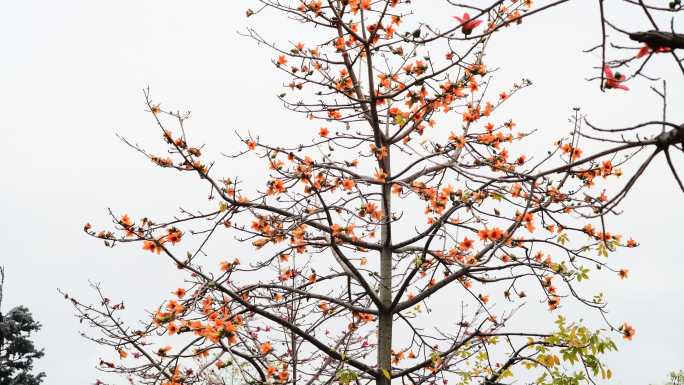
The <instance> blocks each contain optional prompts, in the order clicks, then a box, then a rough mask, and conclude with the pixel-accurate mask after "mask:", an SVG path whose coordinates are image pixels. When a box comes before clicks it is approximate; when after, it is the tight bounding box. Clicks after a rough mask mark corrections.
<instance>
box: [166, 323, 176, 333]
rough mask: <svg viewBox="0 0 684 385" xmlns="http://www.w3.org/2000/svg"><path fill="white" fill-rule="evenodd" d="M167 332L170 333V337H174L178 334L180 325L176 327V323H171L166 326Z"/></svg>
mask: <svg viewBox="0 0 684 385" xmlns="http://www.w3.org/2000/svg"><path fill="white" fill-rule="evenodd" d="M166 331H168V332H169V335H170V336H172V335H174V334H176V333H178V325H176V324H175V323H174V322H169V324H168V325H166Z"/></svg>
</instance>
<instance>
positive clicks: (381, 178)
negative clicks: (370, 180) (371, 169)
mask: <svg viewBox="0 0 684 385" xmlns="http://www.w3.org/2000/svg"><path fill="white" fill-rule="evenodd" d="M373 177H375V180H377V181H378V182H384V181H385V178H387V173H385V172H384V171H383V170H380V169H376V170H375V174H374V175H373Z"/></svg>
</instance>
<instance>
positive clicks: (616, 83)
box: [603, 65, 629, 91]
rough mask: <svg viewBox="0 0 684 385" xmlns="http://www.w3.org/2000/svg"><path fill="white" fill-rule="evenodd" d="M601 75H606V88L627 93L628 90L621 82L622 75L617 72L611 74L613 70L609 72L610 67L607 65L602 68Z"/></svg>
mask: <svg viewBox="0 0 684 385" xmlns="http://www.w3.org/2000/svg"><path fill="white" fill-rule="evenodd" d="M603 73H604V74H605V75H606V84H605V87H606V88H608V89H611V88H619V89H622V90H625V91H629V88H627V86H626V85H624V84H622V82H623V81H624V80H625V77H624V75H622V74H621V73H619V72H616V73H615V74H613V70H611V69H610V67H608V65H604V66H603Z"/></svg>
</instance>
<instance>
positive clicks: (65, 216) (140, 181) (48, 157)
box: [0, 0, 684, 385]
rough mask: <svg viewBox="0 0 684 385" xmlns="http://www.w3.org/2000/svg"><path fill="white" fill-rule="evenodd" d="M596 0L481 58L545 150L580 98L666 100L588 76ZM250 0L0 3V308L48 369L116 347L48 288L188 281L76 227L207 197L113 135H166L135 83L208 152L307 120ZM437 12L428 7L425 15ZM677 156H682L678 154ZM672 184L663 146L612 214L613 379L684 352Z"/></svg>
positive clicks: (620, 108)
mask: <svg viewBox="0 0 684 385" xmlns="http://www.w3.org/2000/svg"><path fill="white" fill-rule="evenodd" d="M430 1H432V0H423V3H428V4H429V3H430ZM594 3H595V2H590V1H584V0H582V1H574V2H572V4H569V5H564V6H561V7H559V8H557V9H554V10H552V11H549V12H547V13H545V14H543V15H541V16H539V17H537V18H534V19H531V20H529V21H527V22H525V23H524V24H523V25H522V26H519V27H515V28H512V29H511V30H510V31H507V32H506V33H504V34H501V37H497V38H495V41H493V42H492V43H491V47H492V48H491V49H490V53H489V60H490V61H491V63H493V65H495V66H498V67H501V70H500V71H499V73H498V74H497V75H496V76H497V78H498V79H497V80H499V81H501V82H502V83H501V84H509V83H510V81H513V80H517V79H520V78H521V77H527V78H529V79H531V80H532V81H533V82H534V86H533V87H531V88H529V89H527V90H525V91H524V92H523V93H521V94H520V95H518V96H517V97H516V99H515V100H512V101H511V104H510V105H509V106H508V107H507V108H508V109H507V110H506V113H508V114H510V115H511V117H513V118H514V119H515V120H516V121H517V122H518V125H519V126H525V127H529V128H530V129H532V128H538V129H539V130H540V131H541V133H540V135H539V138H538V139H537V140H538V141H539V145H540V148H541V146H548V143H549V142H550V140H553V139H555V138H558V137H559V136H561V135H563V134H564V133H565V132H567V131H568V130H569V125H568V123H567V118H568V116H569V115H570V113H571V109H572V107H574V106H581V107H582V111H583V112H584V113H587V114H588V115H589V116H590V118H594V121H595V122H596V123H597V124H600V125H604V126H607V125H610V124H613V125H615V126H624V125H629V124H632V123H637V122H641V121H645V120H650V119H658V118H659V116H660V115H659V114H660V105H659V100H658V99H657V98H656V97H655V96H654V95H653V94H652V93H651V92H650V91H649V90H648V86H649V84H647V83H646V82H644V81H634V82H632V83H631V84H630V86H631V87H632V91H630V92H625V93H621V92H611V93H609V94H601V93H600V92H599V91H598V89H597V87H596V84H595V83H592V84H589V83H587V82H585V81H584V78H586V77H589V76H592V75H594V73H595V71H594V70H592V66H594V65H597V63H598V60H599V59H598V58H597V57H596V56H595V55H589V54H582V53H581V50H582V49H586V48H588V47H591V46H593V45H595V44H596V43H598V38H599V35H598V33H599V24H598V15H597V12H596V10H595V4H594ZM663 3H665V2H663ZM247 7H252V8H256V5H255V2H254V1H208V0H207V1H195V2H188V1H178V0H165V1H162V0H154V1H153V0H137V1H133V0H120V1H116V2H113V1H97V0H89V1H86V0H82V1H78V0H62V1H50V0H42V1H41V0H23V1H13V2H10V1H4V2H0V49H1V52H2V59H0V106H1V107H0V111H2V113H1V114H0V134H1V136H0V137H1V138H2V143H3V144H4V145H3V150H2V152H0V162H1V164H2V165H3V168H2V174H1V175H2V178H0V214H1V215H2V219H0V244H1V245H3V251H2V253H1V254H0V264H2V265H5V266H6V268H7V273H8V277H7V281H6V287H5V303H4V306H3V309H4V310H9V309H10V308H11V307H12V306H14V305H18V304H23V305H26V306H28V307H29V308H30V310H31V311H32V312H33V314H34V316H35V317H36V319H38V320H39V321H41V322H42V323H43V325H44V327H43V330H42V331H41V332H40V333H39V334H38V335H37V336H36V342H37V344H38V345H39V346H41V347H44V348H45V349H46V356H45V358H43V359H42V360H40V361H39V362H38V369H39V370H44V371H46V372H47V374H48V377H47V381H46V383H47V384H48V385H53V384H54V385H56V384H69V383H71V384H86V383H92V382H94V379H95V378H104V376H101V375H100V373H98V372H97V371H96V369H95V368H94V366H95V364H96V361H97V358H98V357H100V356H102V357H105V358H110V356H108V355H109V354H111V352H109V351H108V352H106V353H103V352H102V351H101V350H99V349H98V348H97V346H95V345H94V344H92V343H89V342H87V341H85V340H84V339H82V338H81V337H79V335H78V332H79V325H78V323H77V322H76V320H75V319H74V318H73V316H72V309H71V307H70V306H69V305H68V304H67V303H66V302H65V301H63V300H62V299H61V298H60V296H59V295H58V293H57V291H56V289H57V288H62V289H64V290H66V291H67V292H69V293H71V294H75V295H76V296H80V297H84V298H89V296H90V294H91V293H90V291H89V290H88V280H89V279H90V280H93V281H99V282H102V283H103V285H104V287H105V289H106V290H107V291H108V293H110V294H111V296H112V297H113V298H114V299H115V300H118V299H120V298H123V299H125V300H126V301H127V304H128V306H129V308H131V309H150V308H153V307H155V306H157V304H158V302H159V301H160V300H161V299H162V298H165V297H166V295H167V293H168V291H169V290H168V289H169V288H173V287H176V286H177V285H178V279H180V278H179V276H178V274H177V273H176V270H175V268H174V267H173V266H170V265H169V264H168V263H161V262H160V261H158V260H155V258H154V257H153V256H151V255H148V254H147V253H143V252H142V251H141V250H139V249H138V248H137V247H134V248H127V247H119V248H115V249H113V250H109V249H105V248H103V247H102V245H101V243H100V242H97V241H95V240H92V239H90V238H88V237H86V236H85V235H84V234H83V233H82V232H81V229H82V226H83V224H84V223H85V222H86V221H92V222H93V224H94V225H107V224H108V218H107V214H106V208H107V207H111V208H112V209H114V210H115V211H117V212H124V211H126V212H129V213H131V214H132V215H135V216H136V217H139V216H142V215H143V214H144V215H149V216H157V215H163V214H166V215H167V216H169V215H172V214H174V213H175V212H176V210H177V208H178V206H179V205H183V206H184V207H187V208H193V207H202V205H204V204H205V200H204V198H205V197H206V195H207V193H208V191H207V189H205V188H204V186H201V185H200V184H199V183H197V179H196V178H190V177H181V176H179V175H178V174H176V173H171V172H164V170H160V169H159V168H157V167H154V166H153V165H151V164H150V163H149V162H148V161H146V160H145V159H143V158H142V157H141V156H139V154H137V153H135V152H133V151H132V150H130V149H129V148H127V147H126V146H124V145H123V144H122V143H121V142H119V141H118V140H117V138H116V137H115V136H114V134H115V133H121V134H123V135H124V136H126V137H128V138H131V139H133V140H135V141H138V142H140V143H142V144H145V145H149V147H151V148H156V149H159V148H160V147H159V145H158V144H159V135H158V131H157V130H156V129H155V127H154V126H153V125H152V121H151V120H150V118H149V115H148V114H147V113H145V112H144V106H143V99H142V92H141V89H142V88H143V87H145V86H147V85H149V86H150V87H151V89H152V93H153V96H154V97H155V98H156V99H157V100H159V101H161V102H162V103H164V106H168V107H173V108H179V109H191V110H192V111H193V119H191V121H190V130H191V132H192V135H193V136H194V137H195V138H196V140H198V141H199V142H204V143H207V145H208V151H209V153H214V154H217V153H219V152H221V151H224V152H230V151H231V150H232V149H233V148H234V146H237V145H240V144H239V143H237V142H236V141H235V137H234V135H233V134H232V133H233V131H234V130H239V131H243V132H244V131H246V130H251V131H252V132H254V133H257V134H259V135H261V136H262V137H265V138H266V137H267V138H269V139H270V140H271V142H273V143H275V142H278V141H282V140H288V139H289V138H292V137H293V135H301V136H302V137H307V136H310V135H311V133H312V132H313V131H311V130H313V128H311V127H310V125H309V123H307V122H305V121H304V120H303V119H302V118H301V117H299V116H296V115H294V114H292V113H289V112H287V111H285V110H283V109H282V108H281V107H280V105H279V103H278V101H277V100H276V98H275V95H276V94H277V93H280V92H281V89H280V88H279V87H280V86H281V83H282V82H283V81H285V79H284V78H282V77H281V75H279V74H276V73H275V71H274V70H273V67H272V65H271V64H270V62H269V60H270V59H271V58H272V57H273V56H274V55H273V54H272V53H271V52H270V51H269V50H268V49H267V48H265V47H257V46H256V45H255V44H254V43H253V42H252V41H249V40H247V39H245V38H242V37H239V36H238V35H237V34H236V30H238V29H241V28H243V27H244V26H245V25H246V23H247V22H250V23H252V24H251V25H254V26H255V27H257V28H258V29H259V31H261V32H262V33H263V34H264V35H265V36H267V37H271V38H282V37H290V36H288V29H287V27H286V26H287V24H284V23H281V22H279V21H278V20H277V19H274V18H271V17H270V16H264V17H260V18H255V19H249V20H246V19H245V18H244V10H245V9H246V8H247ZM620 12H623V11H620ZM454 14H455V13H454ZM442 15H443V14H442V13H439V12H438V10H434V12H432V13H430V15H429V16H430V17H436V18H439V17H441V16H442ZM618 16H619V17H620V18H623V19H622V20H625V22H624V23H623V25H627V26H629V27H631V28H633V29H643V28H647V24H646V20H645V19H643V18H637V17H635V16H634V15H632V14H627V13H620V14H619V15H616V17H618ZM680 23H681V20H680ZM291 38H292V40H306V37H305V36H303V37H302V36H291ZM656 59H657V60H656V61H655V64H654V66H653V67H652V69H653V71H651V73H653V74H657V75H659V76H664V77H665V78H667V79H672V81H671V82H670V83H669V94H670V96H671V98H670V109H669V114H670V118H671V119H670V120H671V121H675V122H678V121H679V122H681V121H682V120H683V119H684V109H682V108H678V107H677V106H681V100H682V96H684V84H683V82H682V76H681V74H679V75H677V72H675V70H674V66H673V63H672V62H671V58H669V57H663V58H656ZM507 82H508V83H507ZM298 131H302V132H301V133H298ZM295 137H296V136H295ZM290 140H291V139H290ZM155 146H156V147H155ZM679 161H680V162H679V167H680V168H681V166H682V164H684V159H681V157H680V159H679ZM223 162H224V163H226V164H224V167H227V168H228V169H230V168H231V167H234V169H235V170H236V171H235V172H236V173H237V172H238V171H239V172H240V175H242V176H243V178H247V179H249V177H250V175H253V173H254V171H253V170H252V169H250V168H249V167H245V166H247V165H246V164H241V165H236V166H232V165H231V164H230V163H227V162H226V161H225V160H223ZM198 186H199V187H198ZM682 198H683V197H682V195H681V192H678V191H677V190H676V186H675V182H674V180H673V179H672V177H671V176H670V174H669V171H668V170H667V167H666V165H665V163H664V162H663V161H662V159H659V160H658V161H657V162H655V164H654V165H653V166H652V167H651V168H650V169H649V170H648V171H647V173H646V175H644V177H643V179H642V180H641V182H640V183H639V184H638V186H637V187H636V188H635V189H634V191H633V193H632V195H631V196H630V197H629V198H628V200H627V201H626V203H625V204H624V206H623V209H624V211H625V213H624V214H623V215H622V216H621V217H619V218H614V219H612V220H611V222H612V224H613V226H614V227H615V228H617V230H619V231H620V232H623V233H627V234H629V235H632V236H634V237H635V238H636V239H638V240H639V241H640V242H641V244H642V246H641V247H639V248H637V249H630V250H629V251H621V252H619V253H617V254H616V255H615V256H613V257H611V258H618V259H619V261H618V262H615V263H614V264H615V265H618V266H624V267H626V268H629V269H630V271H631V278H630V279H628V280H626V281H623V282H619V281H617V280H615V279H612V278H613V277H609V278H611V279H609V280H606V282H600V285H601V286H605V291H606V293H607V294H608V301H609V304H610V309H611V317H613V319H614V320H615V322H616V323H621V321H622V320H627V321H629V322H630V323H631V324H633V325H634V326H635V327H636V330H637V334H636V337H635V339H634V341H633V342H631V343H622V342H620V348H621V351H620V352H618V353H615V354H613V355H612V356H611V357H610V359H609V362H610V364H611V367H612V368H613V370H614V372H615V373H616V377H617V378H616V379H615V380H613V381H612V383H620V384H646V383H650V382H654V383H657V382H661V380H662V379H663V378H664V377H665V374H666V373H667V372H668V371H670V370H675V369H682V368H683V366H684V364H682V363H684V352H682V349H681V346H682V344H684V329H683V328H682V327H681V325H682V324H684V311H683V310H682V304H683V301H682V299H683V298H684V281H683V280H682V279H681V274H680V273H679V271H680V269H681V267H682V261H681V258H682V251H681V250H682V247H681V226H682V225H681V224H682V221H683V220H684V210H683V209H682V202H683V200H682ZM224 247H226V249H228V250H230V248H233V247H234V246H233V245H225V246H224ZM140 316H142V314H141V315H140ZM104 354H106V355H104ZM118 383H121V384H122V383H124V382H123V381H119V382H118Z"/></svg>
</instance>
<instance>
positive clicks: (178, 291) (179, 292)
mask: <svg viewBox="0 0 684 385" xmlns="http://www.w3.org/2000/svg"><path fill="white" fill-rule="evenodd" d="M171 294H173V295H175V296H176V297H178V298H183V296H185V289H183V288H182V287H179V288H178V289H176V290H174V291H172V292H171Z"/></svg>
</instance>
